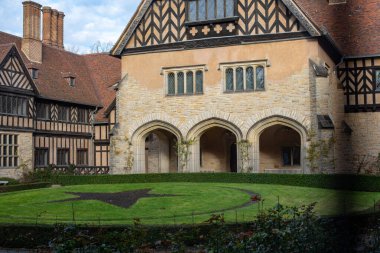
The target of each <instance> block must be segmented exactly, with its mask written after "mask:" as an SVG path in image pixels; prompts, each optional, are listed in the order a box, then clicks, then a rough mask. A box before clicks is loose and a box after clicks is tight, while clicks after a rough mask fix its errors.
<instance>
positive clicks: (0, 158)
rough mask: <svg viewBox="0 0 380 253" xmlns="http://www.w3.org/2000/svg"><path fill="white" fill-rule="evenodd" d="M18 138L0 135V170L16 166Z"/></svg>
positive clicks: (10, 135) (11, 135)
mask: <svg viewBox="0 0 380 253" xmlns="http://www.w3.org/2000/svg"><path fill="white" fill-rule="evenodd" d="M18 156H19V154H18V136H17V135H13V134H0V168H9V167H17V166H18Z"/></svg>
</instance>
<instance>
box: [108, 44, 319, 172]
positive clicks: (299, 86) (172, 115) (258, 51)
mask: <svg viewBox="0 0 380 253" xmlns="http://www.w3.org/2000/svg"><path fill="white" fill-rule="evenodd" d="M310 58H311V59H318V58H319V46H318V43H317V42H316V41H314V40H295V41H285V42H273V43H264V44H251V45H241V46H231V47H220V48H208V49H199V50H188V51H179V52H178V51H176V52H162V53H152V54H140V55H129V56H124V57H123V59H122V62H123V64H122V65H123V68H122V71H123V75H124V79H123V81H122V82H121V84H120V86H119V91H118V93H117V106H118V109H119V110H117V118H118V122H119V125H118V127H117V129H116V131H115V135H114V137H113V139H114V143H115V148H116V149H119V150H122V149H123V148H125V146H126V142H125V141H124V139H125V137H128V138H130V139H131V140H132V142H133V144H134V145H136V143H137V141H136V140H134V139H133V138H134V133H135V132H136V131H137V130H138V129H141V128H144V125H146V124H148V123H150V122H154V121H156V122H164V123H165V124H166V125H167V126H168V127H169V128H173V129H174V130H173V131H177V132H178V133H179V135H180V136H179V138H185V139H186V138H187V137H189V134H190V133H191V132H192V129H193V128H194V127H195V126H197V125H198V124H200V123H201V122H205V121H208V120H210V119H214V118H217V119H220V120H221V121H223V122H226V124H227V125H228V126H230V127H231V128H233V129H237V131H236V132H238V134H237V135H239V136H237V140H238V141H239V140H240V139H246V138H248V132H249V131H250V130H251V128H252V127H253V126H254V125H255V124H256V123H257V122H260V121H261V120H264V119H266V118H268V117H274V116H279V117H283V118H286V119H289V120H291V121H292V122H297V124H298V125H300V126H302V128H304V129H305V131H306V129H309V128H310V127H311V120H312V119H314V118H315V117H316V115H315V114H314V113H313V112H312V110H311V104H312V103H311V96H310V89H311V87H310V66H309V59H310ZM256 60H266V61H267V62H268V67H267V69H266V89H265V91H255V92H241V93H232V94H227V93H224V89H223V73H222V72H221V71H220V68H219V65H220V63H229V62H243V61H256ZM200 64H205V65H206V69H207V71H206V72H205V73H204V94H202V95H194V96H166V94H165V90H166V87H165V78H164V76H163V75H162V68H167V67H176V66H177V67H179V66H191V65H200ZM303 138H305V136H303ZM303 144H305V145H306V141H303ZM305 148H306V147H305ZM134 150H135V152H139V151H138V149H136V148H135V149H134ZM137 155H138V154H137ZM124 164H125V157H123V156H116V155H112V151H111V165H112V168H113V172H114V173H123V170H122V168H123V167H125V166H124ZM138 170H139V168H134V170H133V171H132V172H137V171H138Z"/></svg>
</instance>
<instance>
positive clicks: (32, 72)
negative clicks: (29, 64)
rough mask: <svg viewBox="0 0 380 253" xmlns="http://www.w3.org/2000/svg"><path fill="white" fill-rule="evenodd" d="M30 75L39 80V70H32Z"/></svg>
mask: <svg viewBox="0 0 380 253" xmlns="http://www.w3.org/2000/svg"><path fill="white" fill-rule="evenodd" d="M29 71H30V75H31V77H32V78H33V79H38V69H36V68H31V69H29Z"/></svg>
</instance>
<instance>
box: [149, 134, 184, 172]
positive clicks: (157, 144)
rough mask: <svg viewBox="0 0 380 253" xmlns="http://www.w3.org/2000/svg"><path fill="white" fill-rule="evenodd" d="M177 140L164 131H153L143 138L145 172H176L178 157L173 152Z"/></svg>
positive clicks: (174, 151)
mask: <svg viewBox="0 0 380 253" xmlns="http://www.w3.org/2000/svg"><path fill="white" fill-rule="evenodd" d="M176 142H177V138H176V137H175V135H174V134H172V133H170V132H168V131H166V130H161V129H158V130H154V131H151V132H149V133H148V134H147V135H146V137H145V172H146V173H173V172H177V171H178V170H177V168H178V156H177V152H176V150H175V144H176Z"/></svg>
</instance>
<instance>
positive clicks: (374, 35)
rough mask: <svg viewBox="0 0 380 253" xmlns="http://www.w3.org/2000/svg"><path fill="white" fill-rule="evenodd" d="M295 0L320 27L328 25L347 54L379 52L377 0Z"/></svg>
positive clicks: (379, 4) (332, 34) (334, 37)
mask: <svg viewBox="0 0 380 253" xmlns="http://www.w3.org/2000/svg"><path fill="white" fill-rule="evenodd" d="M296 2H297V3H298V5H299V6H300V7H301V8H302V9H303V10H304V11H305V12H306V13H307V14H308V16H310V17H311V19H312V20H313V21H314V22H315V23H316V24H317V25H318V26H319V27H326V28H327V30H328V32H329V33H330V34H331V36H332V37H333V39H334V40H335V41H336V42H337V44H338V46H339V47H340V48H341V50H342V51H343V54H344V55H369V54H379V53H380V46H379V45H380V44H379V40H380V30H379V29H378V28H379V27H380V15H379V9H380V2H379V1H378V0H347V3H346V4H338V5H329V4H328V3H327V1H322V0H318V1H310V0H296Z"/></svg>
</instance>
